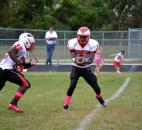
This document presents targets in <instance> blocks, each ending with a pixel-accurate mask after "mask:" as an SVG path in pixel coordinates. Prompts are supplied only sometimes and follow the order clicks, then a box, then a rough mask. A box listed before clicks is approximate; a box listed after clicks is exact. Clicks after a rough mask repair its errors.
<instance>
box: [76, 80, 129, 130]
mask: <svg viewBox="0 0 142 130" xmlns="http://www.w3.org/2000/svg"><path fill="white" fill-rule="evenodd" d="M129 81H130V77H127V78H126V79H125V82H124V83H123V84H122V85H121V86H120V88H119V89H118V91H117V92H116V93H115V94H114V95H113V96H112V97H110V98H108V99H107V100H106V104H107V103H108V102H110V101H112V100H114V99H115V98H117V97H118V96H119V95H120V94H121V93H122V92H123V91H124V89H125V88H126V86H127V85H128V83H129ZM102 109H103V107H102V106H101V105H100V104H99V105H97V107H95V109H93V110H92V111H91V112H90V113H89V114H88V115H86V116H85V117H84V119H83V120H82V121H81V122H80V125H79V127H78V128H77V130H85V127H86V125H87V124H89V123H90V121H91V120H92V119H93V118H94V116H95V115H96V114H97V113H98V112H100V111H101V110H102Z"/></svg>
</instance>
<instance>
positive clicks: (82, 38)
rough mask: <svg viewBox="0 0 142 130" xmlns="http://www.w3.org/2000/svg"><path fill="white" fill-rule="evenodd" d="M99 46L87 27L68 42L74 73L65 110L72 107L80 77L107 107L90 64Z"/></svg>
mask: <svg viewBox="0 0 142 130" xmlns="http://www.w3.org/2000/svg"><path fill="white" fill-rule="evenodd" d="M98 46H99V43H98V42H97V41H96V40H94V39H90V30H89V28H87V27H81V28H79V30H78V32H77V38H73V39H70V40H69V41H68V49H69V51H70V53H71V58H72V71H71V74H70V85H69V88H68V90H67V94H66V97H65V100H64V106H63V108H64V110H67V109H68V107H69V105H70V101H71V97H72V95H73V92H74V90H75V88H76V85H77V82H78V80H79V78H80V77H83V78H84V79H85V81H86V82H87V83H88V84H89V85H90V86H91V87H92V89H93V91H94V92H95V94H96V98H97V100H98V101H99V103H100V104H101V105H102V106H104V107H105V101H104V100H103V97H102V95H101V89H100V86H99V85H98V82H97V77H96V76H95V75H94V73H93V72H92V71H91V68H90V64H91V63H93V59H94V54H95V52H96V50H97V48H98ZM92 100H94V99H92Z"/></svg>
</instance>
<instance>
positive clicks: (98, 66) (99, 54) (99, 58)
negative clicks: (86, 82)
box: [94, 47, 104, 74]
mask: <svg viewBox="0 0 142 130" xmlns="http://www.w3.org/2000/svg"><path fill="white" fill-rule="evenodd" d="M102 51H103V48H102V47H99V48H98V49H97V51H96V53H95V56H94V62H95V63H96V67H95V73H96V74H97V73H99V72H100V69H101V68H102V66H103V65H104V60H103V58H102Z"/></svg>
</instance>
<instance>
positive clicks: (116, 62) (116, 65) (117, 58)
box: [110, 49, 125, 73]
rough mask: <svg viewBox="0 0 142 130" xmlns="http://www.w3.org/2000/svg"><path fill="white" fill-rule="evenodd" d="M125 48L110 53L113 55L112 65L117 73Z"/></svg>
mask: <svg viewBox="0 0 142 130" xmlns="http://www.w3.org/2000/svg"><path fill="white" fill-rule="evenodd" d="M124 53H125V50H123V49H122V50H121V51H120V52H119V53H116V54H111V55H110V56H115V58H114V61H113V65H114V68H115V70H116V72H117V73H120V67H121V66H122V60H123V58H124Z"/></svg>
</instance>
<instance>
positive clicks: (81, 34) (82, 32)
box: [77, 27, 90, 45]
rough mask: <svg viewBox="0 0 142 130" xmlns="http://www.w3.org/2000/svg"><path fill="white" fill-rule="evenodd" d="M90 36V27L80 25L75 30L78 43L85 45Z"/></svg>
mask: <svg viewBox="0 0 142 130" xmlns="http://www.w3.org/2000/svg"><path fill="white" fill-rule="evenodd" d="M89 38H90V29H89V28H88V27H81V28H79V30H78V32H77V40H78V42H79V43H80V44H82V45H85V44H86V43H87V42H88V41H89Z"/></svg>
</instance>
